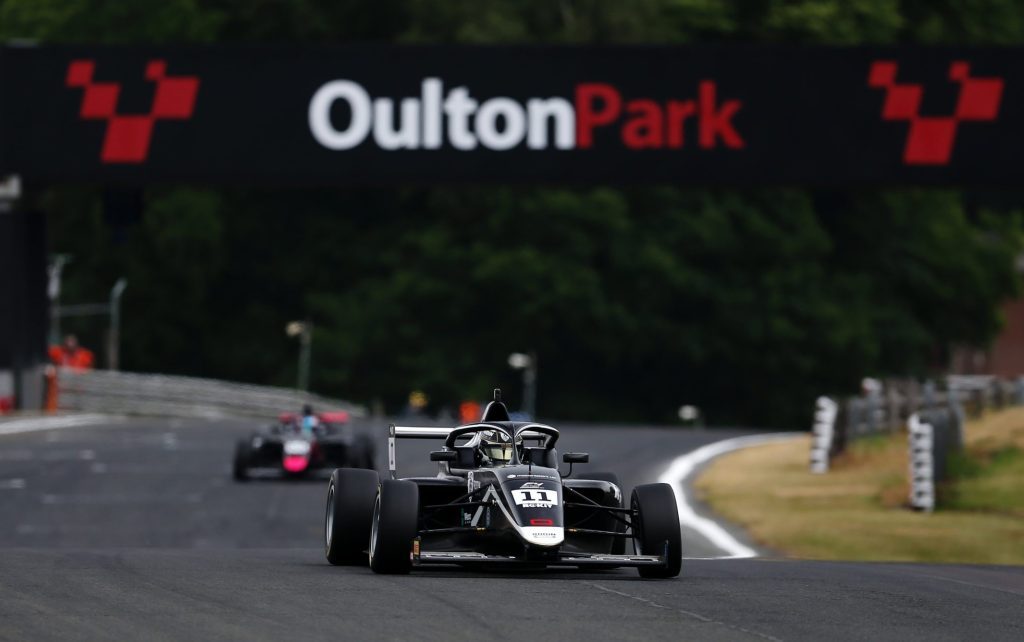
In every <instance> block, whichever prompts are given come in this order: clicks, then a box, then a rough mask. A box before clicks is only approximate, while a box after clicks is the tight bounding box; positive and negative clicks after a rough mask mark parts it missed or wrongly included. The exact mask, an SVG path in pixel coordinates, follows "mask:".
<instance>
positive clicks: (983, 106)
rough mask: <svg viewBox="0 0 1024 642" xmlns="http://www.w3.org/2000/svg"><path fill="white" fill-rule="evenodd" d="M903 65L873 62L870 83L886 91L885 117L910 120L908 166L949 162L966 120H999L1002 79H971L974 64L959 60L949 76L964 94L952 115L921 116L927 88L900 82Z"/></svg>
mask: <svg viewBox="0 0 1024 642" xmlns="http://www.w3.org/2000/svg"><path fill="white" fill-rule="evenodd" d="M898 68H899V65H897V64H896V63H895V62H893V61H891V60H878V61H875V62H874V63H872V65H871V72H870V73H869V74H868V85H870V86H871V87H878V88H879V89H884V90H885V104H884V105H883V106H882V118H883V119H884V120H905V121H908V122H909V123H910V131H909V133H908V134H907V144H906V147H905V148H904V149H903V162H904V163H905V164H907V165H946V164H948V163H949V158H950V155H951V154H952V152H953V141H954V140H956V130H957V126H958V125H959V124H960V123H961V122H963V121H989V120H995V119H996V116H997V115H998V113H999V102H1000V100H1001V99H1002V97H1003V79H1002V78H971V67H970V65H968V64H967V63H966V62H963V61H956V62H954V63H952V64H951V65H950V66H949V79H950V80H952V81H955V82H958V83H960V95H959V97H958V99H957V103H956V110H955V112H954V113H953V115H952V116H921V115H920V109H921V99H922V98H923V96H924V87H923V86H921V85H917V84H911V83H898V82H896V71H897V70H898Z"/></svg>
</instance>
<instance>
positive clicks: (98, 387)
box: [57, 368, 366, 417]
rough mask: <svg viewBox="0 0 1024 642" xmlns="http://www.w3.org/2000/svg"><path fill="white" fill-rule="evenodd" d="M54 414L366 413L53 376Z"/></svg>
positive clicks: (126, 379)
mask: <svg viewBox="0 0 1024 642" xmlns="http://www.w3.org/2000/svg"><path fill="white" fill-rule="evenodd" d="M57 387H58V395H57V407H58V410H71V411H81V412H103V413H115V414H129V415H156V416H170V417H231V416H252V417H266V416H274V415H277V414H278V413H281V412H288V411H292V412H298V411H299V410H301V408H302V406H303V405H305V404H310V405H312V406H313V407H314V409H316V411H317V412H321V411H336V410H344V411H346V412H348V413H349V414H351V415H353V416H355V417H363V416H366V409H365V408H363V407H362V406H358V405H355V404H352V403H349V402H347V401H342V400H339V399H330V398H327V397H321V396H319V395H314V394H310V393H307V392H301V391H298V390H292V389H289V388H275V387H272V386H257V385H251V384H245V383H233V382H229V381H219V380H216V379H201V378H196V377H181V376H175V375H157V374H139V373H132V372H111V371H106V370H87V371H76V370H72V369H68V368H62V369H61V370H60V372H59V373H58V376H57Z"/></svg>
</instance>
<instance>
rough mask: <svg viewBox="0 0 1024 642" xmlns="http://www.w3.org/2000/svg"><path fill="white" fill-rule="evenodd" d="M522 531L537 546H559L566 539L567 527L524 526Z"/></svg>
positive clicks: (525, 537)
mask: <svg viewBox="0 0 1024 642" xmlns="http://www.w3.org/2000/svg"><path fill="white" fill-rule="evenodd" d="M520 533H521V534H522V536H523V539H525V540H526V541H527V543H529V544H533V545H535V546H558V545H559V544H561V543H562V542H564V541H565V529H564V528H562V527H561V526H523V527H522V528H521V529H520Z"/></svg>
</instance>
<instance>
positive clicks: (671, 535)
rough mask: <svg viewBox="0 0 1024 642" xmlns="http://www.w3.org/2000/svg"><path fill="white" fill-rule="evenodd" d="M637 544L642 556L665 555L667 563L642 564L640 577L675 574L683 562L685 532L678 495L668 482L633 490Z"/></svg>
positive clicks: (634, 537) (673, 575) (677, 573)
mask: <svg viewBox="0 0 1024 642" xmlns="http://www.w3.org/2000/svg"><path fill="white" fill-rule="evenodd" d="M630 508H632V509H633V543H634V544H635V545H636V548H637V553H639V554H640V555H665V556H666V560H665V565H664V566H639V567H637V571H639V572H640V577H675V576H677V575H679V569H680V568H681V567H682V565H683V534H682V531H681V530H680V527H679V509H678V508H677V507H676V496H675V493H674V492H673V491H672V487H671V486H669V485H668V484H644V485H642V486H637V487H636V488H634V489H633V497H632V500H631V501H630Z"/></svg>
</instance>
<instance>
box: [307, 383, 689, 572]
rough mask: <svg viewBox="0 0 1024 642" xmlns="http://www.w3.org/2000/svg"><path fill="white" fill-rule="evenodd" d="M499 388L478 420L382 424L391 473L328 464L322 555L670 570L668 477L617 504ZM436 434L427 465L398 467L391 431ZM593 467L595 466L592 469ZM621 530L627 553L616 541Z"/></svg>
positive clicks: (394, 562) (678, 546)
mask: <svg viewBox="0 0 1024 642" xmlns="http://www.w3.org/2000/svg"><path fill="white" fill-rule="evenodd" d="M500 398H501V397H500V391H495V400H494V401H493V402H491V403H489V404H488V406H487V408H486V409H485V411H484V413H483V417H482V419H481V421H480V422H479V423H474V424H467V425H463V426H458V427H455V428H433V427H411V426H391V429H390V436H389V439H388V461H389V468H390V472H391V479H387V480H383V481H381V480H380V479H379V478H378V475H377V473H376V471H369V470H347V469H339V470H336V471H334V473H333V475H332V476H331V481H330V484H329V486H328V490H327V511H326V519H325V526H324V532H325V533H324V534H325V548H326V555H327V560H328V561H329V562H330V563H331V564H353V563H365V562H366V560H367V553H368V554H369V555H368V557H369V563H370V568H372V569H373V570H374V571H376V572H378V573H408V572H409V571H410V570H411V569H412V568H414V567H417V566H425V565H429V564H458V565H463V566H471V565H479V566H485V567H498V566H517V565H518V566H521V567H534V568H537V567H546V566H572V567H607V568H615V567H621V566H632V567H636V568H637V570H638V571H639V573H640V575H641V576H642V577H652V578H665V577H675V576H676V575H678V574H679V569H680V566H681V563H682V533H681V531H680V526H679V514H678V510H677V505H676V498H675V493H674V492H673V490H672V487H671V486H669V485H668V484H645V485H642V486H637V487H636V488H635V489H634V490H633V494H632V497H631V498H630V501H629V504H628V505H625V503H624V502H623V498H622V494H621V491H620V489H619V487H618V485H617V484H616V483H614V481H609V480H608V478H607V476H602V477H604V478H602V479H570V478H569V477H570V475H571V474H572V465H573V464H579V463H585V462H587V461H588V459H589V457H588V455H586V454H584V453H566V454H565V455H564V456H563V458H562V461H563V462H564V463H567V464H569V472H568V474H565V475H563V474H561V473H560V472H559V470H558V460H557V457H558V453H557V451H556V450H555V444H556V442H557V441H558V431H557V430H555V429H554V428H552V427H551V426H547V425H543V424H538V423H532V422H513V421H510V420H509V416H508V411H507V409H506V408H505V406H504V405H503V404H502V403H501V401H500ZM403 438H405V439H444V448H443V449H442V450H439V451H435V452H432V453H431V454H430V459H431V460H432V461H436V462H439V466H440V472H439V473H438V475H437V476H436V477H411V478H407V479H398V478H397V474H396V471H395V441H396V439H403ZM596 476H597V475H595V477H596ZM627 540H632V542H633V546H634V549H635V551H636V552H635V553H634V554H627V553H626V552H625V548H626V546H625V543H626V541H627Z"/></svg>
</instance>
